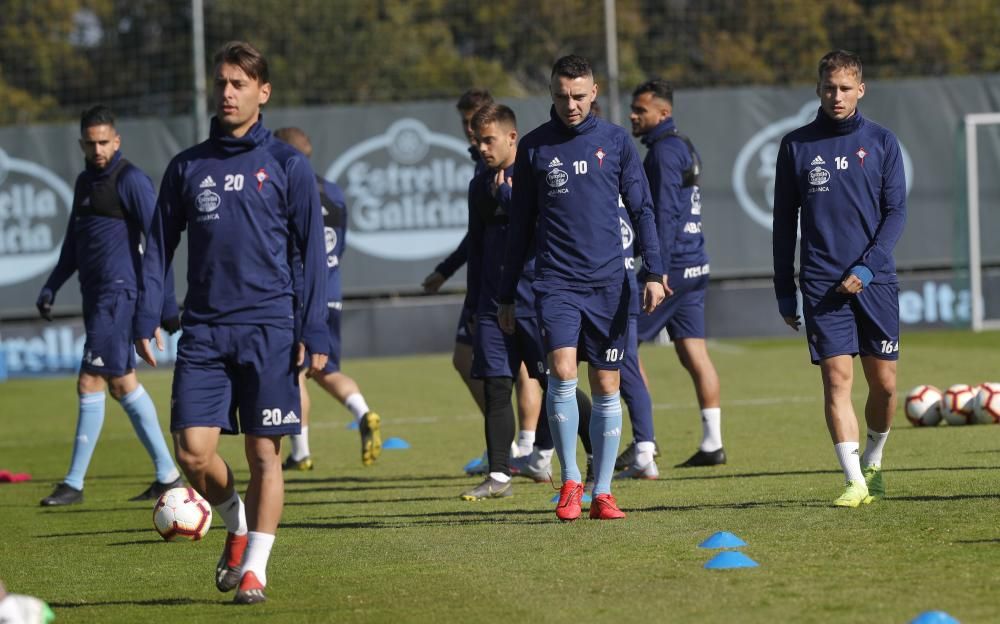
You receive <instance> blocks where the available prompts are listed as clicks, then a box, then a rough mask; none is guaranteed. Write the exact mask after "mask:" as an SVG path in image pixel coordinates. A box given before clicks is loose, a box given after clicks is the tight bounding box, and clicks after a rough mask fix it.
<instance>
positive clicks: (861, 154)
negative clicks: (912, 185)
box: [854, 147, 909, 190]
mask: <svg viewBox="0 0 1000 624" xmlns="http://www.w3.org/2000/svg"><path fill="white" fill-rule="evenodd" d="M854 153H855V155H857V157H858V160H860V161H861V166H862V167H864V166H865V156H867V155H868V152H866V151H865V148H863V147H859V148H858V151H856V152H854ZM907 190H909V189H907Z"/></svg>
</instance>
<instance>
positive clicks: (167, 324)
mask: <svg viewBox="0 0 1000 624" xmlns="http://www.w3.org/2000/svg"><path fill="white" fill-rule="evenodd" d="M160 327H162V328H163V329H165V330H167V333H168V334H176V333H177V332H179V331H180V330H181V317H179V316H177V315H174V316H171V317H170V318H165V319H163V320H161V321H160Z"/></svg>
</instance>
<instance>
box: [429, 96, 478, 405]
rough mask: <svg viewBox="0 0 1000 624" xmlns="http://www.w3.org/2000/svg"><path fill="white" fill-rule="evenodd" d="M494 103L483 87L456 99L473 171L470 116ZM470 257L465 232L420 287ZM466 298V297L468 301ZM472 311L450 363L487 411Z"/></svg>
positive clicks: (436, 284)
mask: <svg viewBox="0 0 1000 624" xmlns="http://www.w3.org/2000/svg"><path fill="white" fill-rule="evenodd" d="M492 103H493V96H492V95H490V92H489V91H488V90H486V89H482V88H478V87H473V88H471V89H469V90H468V91H466V92H465V93H463V94H462V96H461V97H459V98H458V103H457V104H455V108H457V109H458V114H459V115H460V116H461V118H462V132H463V133H464V134H465V138H466V140H468V141H469V157H470V158H472V161H473V162H475V163H476V169H475V171H476V174H478V173H480V172H481V171H483V170H484V169H485V168H486V166H485V165H484V164H483V161H482V158H481V157H480V155H479V149H478V148H477V147H476V137H475V135H474V134H473V133H472V116H473V115H475V114H476V111H477V110H479V109H480V108H481V107H483V106H486V105H487V104H492ZM468 259H469V237H468V234H466V235H465V237H464V238H463V239H462V242H461V243H459V245H458V247H457V248H456V249H455V251H453V252H452V253H451V254H450V255H449V256H448V257H447V258H445V259H444V260H443V261H441V263H440V264H438V265H437V266H436V267H435V268H434V270H433V271H431V273H430V275H428V276H427V277H425V278H424V281H423V283H422V284H421V286H422V287H423V289H424V292H425V293H427V294H434V293H436V292H437V291H438V290H440V289H441V286H443V285H444V283H445V282H446V281H447V280H448V278H450V277H451V276H452V275H454V274H455V271H457V270H458V269H459V268H461V266H462V265H463V264H465V263H466V261H467V260H468ZM467 301H468V300H467ZM473 314H474V311H473V310H471V309H469V308H468V307H466V306H463V307H462V313H461V314H460V315H459V317H458V328H457V330H456V331H455V350H454V353H453V354H452V358H451V362H452V365H453V366H454V367H455V370H456V371H458V374H459V375H460V376H461V377H462V381H463V382H464V383H465V385H466V387H467V388H468V389H469V393H470V394H472V398H473V400H474V401H475V402H476V405H477V406H479V411H481V412H483V413H485V412H486V399H485V395H484V390H483V380H482V379H475V378H473V377H472V353H473V345H474V344H475V339H474V338H473V336H472V331H471V330H472V326H471V320H470V319H471V317H472V316H473Z"/></svg>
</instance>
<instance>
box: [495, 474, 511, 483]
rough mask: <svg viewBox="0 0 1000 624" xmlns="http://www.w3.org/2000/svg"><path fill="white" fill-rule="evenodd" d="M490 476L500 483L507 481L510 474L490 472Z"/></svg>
mask: <svg viewBox="0 0 1000 624" xmlns="http://www.w3.org/2000/svg"><path fill="white" fill-rule="evenodd" d="M490 478H491V479H493V480H494V481H499V482H500V483H507V482H508V481H510V475H505V474H504V473H502V472H491V473H490Z"/></svg>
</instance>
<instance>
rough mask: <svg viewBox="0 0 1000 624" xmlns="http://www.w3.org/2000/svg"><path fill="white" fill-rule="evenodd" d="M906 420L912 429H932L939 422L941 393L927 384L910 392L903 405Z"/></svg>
mask: <svg viewBox="0 0 1000 624" xmlns="http://www.w3.org/2000/svg"><path fill="white" fill-rule="evenodd" d="M903 413H904V414H906V420H908V421H910V423H911V424H912V425H913V426H914V427H933V426H935V425H937V424H938V423H940V422H941V391H940V390H938V389H937V388H935V387H934V386H930V385H927V384H921V385H919V386H917V387H916V388H914V389H913V390H910V392H909V393H908V394H907V395H906V402H905V403H904V405H903Z"/></svg>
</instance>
